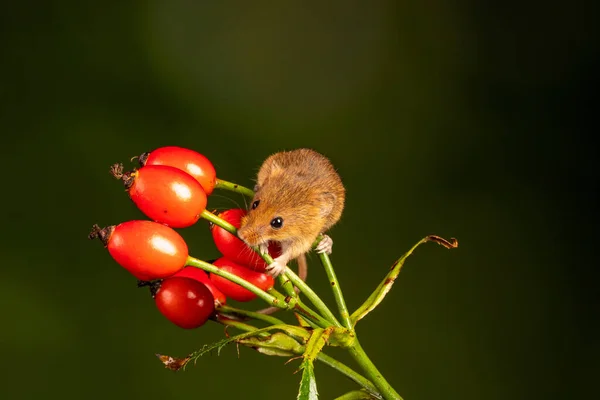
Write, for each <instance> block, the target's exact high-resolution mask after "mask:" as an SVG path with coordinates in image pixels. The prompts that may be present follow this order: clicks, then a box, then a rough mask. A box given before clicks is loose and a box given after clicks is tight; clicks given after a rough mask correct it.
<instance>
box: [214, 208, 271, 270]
mask: <svg viewBox="0 0 600 400" xmlns="http://www.w3.org/2000/svg"><path fill="white" fill-rule="evenodd" d="M246 212H247V211H246V210H243V209H241V208H233V209H231V210H227V211H223V212H222V213H220V214H218V217H220V218H222V219H224V220H225V221H227V222H229V223H230V224H231V225H233V226H235V227H236V228H238V229H239V227H240V224H241V219H242V217H243V216H244V215H246ZM210 229H211V233H212V237H213V240H214V242H215V245H216V246H217V249H218V250H219V251H220V252H221V254H223V256H225V257H227V258H228V259H230V260H233V261H235V262H236V263H238V264H241V265H243V266H246V267H248V268H250V269H252V270H255V271H260V272H264V271H265V269H266V268H267V263H266V262H265V261H264V260H263V259H262V258H261V257H260V256H259V255H258V254H257V253H256V252H255V251H254V250H252V248H250V247H249V246H248V245H247V244H246V243H244V242H243V241H242V240H240V239H239V238H238V237H236V236H235V235H233V234H231V233H229V232H227V231H226V230H225V229H223V228H221V227H220V226H217V225H211V227H210ZM279 251H280V249H279V246H278V245H277V244H275V243H269V254H270V255H271V257H277V256H278V255H279Z"/></svg>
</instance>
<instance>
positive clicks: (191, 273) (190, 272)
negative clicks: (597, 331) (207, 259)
mask: <svg viewBox="0 0 600 400" xmlns="http://www.w3.org/2000/svg"><path fill="white" fill-rule="evenodd" d="M172 277H173V278H176V277H178V278H190V279H194V280H196V281H198V282H200V283H203V284H204V285H205V286H206V287H207V288H208V290H210V292H211V293H212V295H213V297H214V298H215V304H216V303H218V304H225V302H226V301H227V297H225V295H224V294H223V293H222V292H221V291H220V290H219V289H217V287H216V286H215V284H214V283H212V281H211V280H210V278H209V277H208V274H207V273H206V272H204V271H203V270H201V269H200V268H196V267H192V266H187V267H184V268H183V269H181V270H179V271H177V272H176V273H175V274H174V275H173V276H172Z"/></svg>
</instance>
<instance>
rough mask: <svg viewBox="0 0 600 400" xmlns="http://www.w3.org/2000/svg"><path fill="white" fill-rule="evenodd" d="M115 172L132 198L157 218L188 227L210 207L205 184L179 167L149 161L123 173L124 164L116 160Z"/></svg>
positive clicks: (178, 226) (157, 220) (142, 208)
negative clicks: (147, 163)
mask: <svg viewBox="0 0 600 400" xmlns="http://www.w3.org/2000/svg"><path fill="white" fill-rule="evenodd" d="M119 169H120V170H119ZM113 175H115V177H121V178H122V179H123V183H124V184H125V187H126V188H127V191H128V192H129V197H131V200H133V202H134V203H135V204H136V205H137V207H138V208H139V209H140V210H141V211H142V212H143V213H144V214H146V215H147V216H148V217H149V218H151V219H153V220H154V221H156V222H160V223H163V224H166V225H169V226H171V227H173V228H185V227H188V226H191V225H193V224H194V223H196V221H198V219H199V218H200V214H201V213H202V211H204V209H205V208H206V193H205V192H204V189H202V185H200V183H198V181H197V180H196V179H194V178H193V177H192V176H191V175H190V174H188V173H187V172H184V171H182V170H180V169H178V168H175V167H170V166H167V165H148V166H145V167H142V168H140V169H138V170H136V171H131V172H127V173H125V174H122V165H118V164H116V165H115V166H113Z"/></svg>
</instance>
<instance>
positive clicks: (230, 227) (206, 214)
mask: <svg viewBox="0 0 600 400" xmlns="http://www.w3.org/2000/svg"><path fill="white" fill-rule="evenodd" d="M200 217H201V218H204V219H205V220H207V221H208V222H210V223H213V224H215V225H217V226H220V227H221V228H223V229H225V230H226V231H227V232H229V233H231V234H233V235H235V236H237V228H236V227H235V226H233V225H231V224H230V223H229V222H227V221H225V220H224V219H223V218H219V217H217V216H216V215H215V214H213V213H211V212H210V211H207V210H204V211H202V214H200Z"/></svg>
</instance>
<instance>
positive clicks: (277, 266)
mask: <svg viewBox="0 0 600 400" xmlns="http://www.w3.org/2000/svg"><path fill="white" fill-rule="evenodd" d="M283 271H285V264H284V263H283V262H281V261H278V260H275V261H273V262H272V263H271V264H269V266H268V267H267V273H268V274H269V275H271V276H272V277H273V278H277V277H278V276H279V274H281V273H282V272H283Z"/></svg>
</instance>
